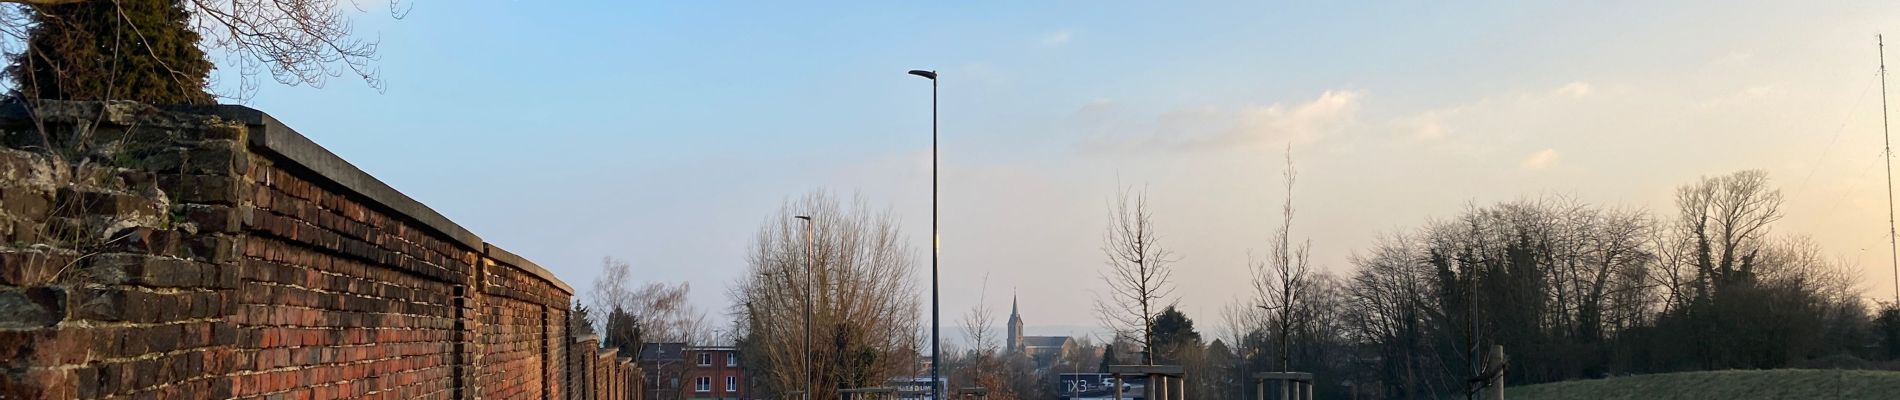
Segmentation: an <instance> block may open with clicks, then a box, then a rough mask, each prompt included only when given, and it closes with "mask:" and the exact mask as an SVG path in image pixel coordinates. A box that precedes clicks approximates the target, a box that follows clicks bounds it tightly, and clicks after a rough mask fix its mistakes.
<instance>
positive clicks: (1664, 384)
mask: <svg viewBox="0 0 1900 400" xmlns="http://www.w3.org/2000/svg"><path fill="white" fill-rule="evenodd" d="M1504 398H1506V399H1510V400H1572V399H1576V400H1583V399H1658V400H1662V399H1900V372H1894V371H1864V370H1802V369H1777V370H1758V371H1747V370H1732V371H1705V372H1681V373H1673V374H1655V375H1637V376H1628V377H1620V378H1610V379H1594V380H1580V381H1568V382H1557V383H1547V384H1542V385H1527V386H1516V387H1509V388H1505V391H1504Z"/></svg>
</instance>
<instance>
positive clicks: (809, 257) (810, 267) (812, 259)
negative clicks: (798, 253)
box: [792, 215, 818, 400]
mask: <svg viewBox="0 0 1900 400" xmlns="http://www.w3.org/2000/svg"><path fill="white" fill-rule="evenodd" d="M792 218H798V219H801V220H804V221H805V295H804V296H799V297H801V299H800V300H803V301H804V302H805V395H804V399H805V400H811V294H812V293H811V292H812V287H813V286H812V281H813V280H815V279H813V278H814V277H813V276H812V272H813V271H815V270H817V267H816V265H818V264H817V263H818V260H817V257H816V256H814V255H813V254H812V246H811V238H812V236H811V216H807V215H799V216H794V217H792Z"/></svg>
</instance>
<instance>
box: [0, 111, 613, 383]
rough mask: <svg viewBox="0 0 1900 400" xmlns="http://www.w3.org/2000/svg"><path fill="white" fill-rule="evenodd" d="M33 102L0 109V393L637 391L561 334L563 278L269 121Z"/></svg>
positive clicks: (232, 114)
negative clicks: (25, 106) (0, 133)
mask: <svg viewBox="0 0 1900 400" xmlns="http://www.w3.org/2000/svg"><path fill="white" fill-rule="evenodd" d="M32 111H33V112H32V113H31V114H29V113H26V112H25V110H24V109H12V110H0V129H4V132H3V133H4V135H3V136H0V137H3V138H4V141H5V143H6V145H7V146H6V148H4V149H0V399H16V398H109V397H138V398H186V399H196V398H273V399H275V398H293V399H329V398H388V399H404V400H408V399H562V398H575V399H581V398H586V399H630V398H632V397H628V396H627V395H626V393H627V392H626V391H625V390H623V389H625V388H627V387H637V386H638V385H639V384H638V382H635V381H634V379H637V378H633V377H636V376H638V375H639V374H637V373H628V371H631V369H632V368H633V366H632V364H631V363H628V362H626V361H624V360H619V359H615V358H614V357H613V356H612V355H611V353H608V354H598V353H595V351H594V349H595V347H596V346H597V341H582V340H577V338H570V337H568V334H569V333H568V332H566V327H567V326H568V324H567V322H568V321H567V318H568V317H569V316H568V304H569V303H570V302H571V299H572V294H573V289H572V288H570V287H568V286H567V285H566V284H565V283H562V282H561V281H560V280H559V279H558V278H555V277H554V276H553V275H552V274H550V273H548V271H546V270H545V269H542V268H541V267H539V266H537V265H534V264H533V263H532V262H530V261H528V260H525V259H522V258H521V257H519V256H516V255H513V254H511V253H508V252H507V251H505V250H502V249H501V248H499V247H497V246H495V245H493V244H490V243H486V242H482V241H481V240H480V238H479V237H477V236H475V235H474V234H473V233H470V232H468V231H467V230H465V229H462V228H461V227H459V226H457V225H455V224H454V223H452V222H450V221H448V220H447V219H446V218H443V217H441V216H440V215H439V214H436V213H435V212H434V211H432V210H429V209H428V208H427V207H426V206H423V205H421V204H420V203H417V202H415V201H414V200H412V199H410V198H408V197H406V196H403V195H402V194H401V193H400V192H398V191H395V190H394V189H393V188H389V187H388V186H386V185H383V184H382V183H381V182H379V181H376V180H375V179H374V178H373V177H370V176H369V175H367V174H365V173H363V172H362V171H361V170H358V169H356V168H354V167H353V166H350V165H349V164H348V163H347V162H343V161H342V159H340V158H337V157H336V156H335V155H333V154H330V153H329V152H328V151H327V150H324V149H322V148H321V147H318V146H316V145H315V144H314V143H311V142H309V140H308V139H305V138H303V137H302V136H301V135H298V134H297V133H296V132H295V131H292V130H290V129H289V128H288V127H286V126H283V125H282V124H281V123H279V122H277V121H276V120H274V119H272V118H270V117H269V116H268V115H264V114H262V113H259V112H256V111H255V110H250V109H247V108H242V107H225V108H220V109H214V110H200V112H199V113H173V112H163V111H159V110H156V109H152V108H150V107H145V106H142V105H137V104H131V103H114V104H110V105H107V104H102V103H84V102H61V103H43V104H40V105H36V107H35V108H34V109H33V110H32ZM209 115H216V116H209ZM44 133H52V134H50V135H47V134H44ZM471 184H474V183H471ZM581 355H584V358H585V360H584V361H581V360H578V358H581V357H579V356H581ZM601 355H605V356H606V358H607V359H606V360H601V359H599V358H600V357H599V356H601ZM583 365H584V366H585V367H586V368H580V369H576V368H577V367H580V366H583Z"/></svg>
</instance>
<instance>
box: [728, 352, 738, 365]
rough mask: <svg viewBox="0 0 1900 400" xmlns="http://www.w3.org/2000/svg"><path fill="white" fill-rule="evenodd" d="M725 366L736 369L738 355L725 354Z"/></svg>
mask: <svg viewBox="0 0 1900 400" xmlns="http://www.w3.org/2000/svg"><path fill="white" fill-rule="evenodd" d="M726 366H728V367H737V366H739V354H738V353H726Z"/></svg>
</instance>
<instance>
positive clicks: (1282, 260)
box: [1251, 149, 1312, 371]
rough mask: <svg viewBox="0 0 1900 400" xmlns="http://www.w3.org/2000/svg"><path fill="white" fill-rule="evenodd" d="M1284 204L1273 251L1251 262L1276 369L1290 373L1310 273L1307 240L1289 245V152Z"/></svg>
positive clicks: (1294, 174)
mask: <svg viewBox="0 0 1900 400" xmlns="http://www.w3.org/2000/svg"><path fill="white" fill-rule="evenodd" d="M1285 176H1286V201H1285V202H1284V203H1281V205H1280V218H1281V220H1280V229H1279V230H1277V231H1274V233H1273V243H1272V245H1273V248H1272V250H1270V251H1269V253H1268V254H1267V260H1266V262H1252V263H1251V264H1253V265H1252V268H1251V270H1252V271H1253V276H1254V279H1253V283H1254V293H1255V295H1256V296H1258V297H1259V301H1260V303H1259V304H1260V308H1261V309H1264V310H1268V311H1269V312H1271V313H1272V314H1273V316H1272V317H1270V318H1268V321H1269V322H1270V323H1271V324H1273V326H1274V331H1275V334H1276V335H1278V336H1279V338H1278V339H1279V358H1280V370H1281V371H1291V370H1292V369H1291V367H1292V365H1291V364H1290V360H1291V358H1290V354H1291V350H1292V337H1293V334H1292V332H1293V331H1294V330H1296V329H1299V328H1300V327H1301V325H1302V324H1303V323H1304V322H1305V321H1303V320H1302V319H1301V318H1296V317H1298V316H1300V314H1299V313H1298V311H1299V309H1300V308H1301V307H1304V306H1305V304H1304V301H1305V300H1306V299H1305V295H1306V293H1305V292H1306V291H1307V289H1308V288H1307V286H1308V285H1309V282H1308V279H1309V275H1311V273H1312V270H1311V268H1310V267H1309V264H1308V260H1309V258H1308V257H1307V253H1308V251H1307V250H1308V249H1309V248H1310V247H1312V242H1311V241H1302V242H1300V243H1298V244H1295V243H1294V242H1293V184H1294V182H1295V181H1297V180H1298V178H1299V171H1298V170H1296V169H1295V168H1294V167H1293V152H1292V150H1291V149H1289V150H1288V151H1287V155H1286V175H1285Z"/></svg>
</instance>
